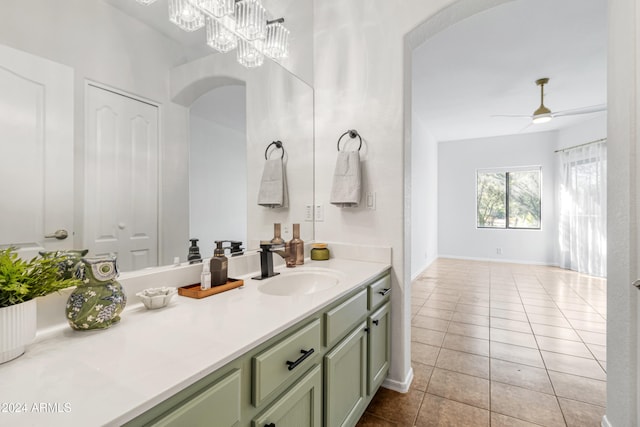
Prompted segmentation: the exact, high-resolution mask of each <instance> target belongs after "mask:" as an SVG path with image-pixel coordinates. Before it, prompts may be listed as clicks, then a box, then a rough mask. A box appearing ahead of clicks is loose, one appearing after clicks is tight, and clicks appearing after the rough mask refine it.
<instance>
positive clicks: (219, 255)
mask: <svg viewBox="0 0 640 427" xmlns="http://www.w3.org/2000/svg"><path fill="white" fill-rule="evenodd" d="M224 242H225V241H224V240H216V248H215V250H214V251H213V257H211V261H209V265H210V268H209V270H210V271H211V286H220V285H224V284H226V283H227V270H228V266H229V262H228V260H227V257H226V256H224V248H223V247H222V244H223V243H224Z"/></svg>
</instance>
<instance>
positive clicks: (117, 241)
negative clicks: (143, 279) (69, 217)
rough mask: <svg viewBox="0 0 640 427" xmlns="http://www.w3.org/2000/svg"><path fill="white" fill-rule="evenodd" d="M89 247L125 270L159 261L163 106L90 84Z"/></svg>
mask: <svg viewBox="0 0 640 427" xmlns="http://www.w3.org/2000/svg"><path fill="white" fill-rule="evenodd" d="M86 99H87V136H86V148H85V217H84V218H85V219H84V233H85V246H86V248H87V249H89V251H90V252H89V253H90V254H92V255H93V256H100V255H108V254H111V253H113V254H116V255H117V256H118V266H119V268H120V270H121V271H130V270H137V269H140V268H145V267H151V266H156V265H158V107H157V106H155V105H151V104H148V103H146V102H143V101H140V100H137V99H133V98H130V97H128V96H124V95H121V94H118V93H115V92H111V91H109V90H106V89H103V88H99V87H96V86H93V85H88V86H87V98H86Z"/></svg>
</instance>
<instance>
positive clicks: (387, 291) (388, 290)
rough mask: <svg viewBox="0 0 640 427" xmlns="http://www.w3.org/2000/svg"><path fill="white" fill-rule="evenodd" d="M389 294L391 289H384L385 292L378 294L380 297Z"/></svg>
mask: <svg viewBox="0 0 640 427" xmlns="http://www.w3.org/2000/svg"><path fill="white" fill-rule="evenodd" d="M389 292H391V288H384V289H383V290H381V291H380V292H378V293H379V294H380V295H382V296H385V295H386V294H388V293H389Z"/></svg>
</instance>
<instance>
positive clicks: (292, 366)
mask: <svg viewBox="0 0 640 427" xmlns="http://www.w3.org/2000/svg"><path fill="white" fill-rule="evenodd" d="M314 351H315V350H314V349H310V350H300V353H302V356H300V357H299V358H298V360H296V361H295V362H291V361H289V360H287V366H288V367H289V368H288V369H289V370H290V371H293V370H294V369H295V367H296V366H298V365H299V364H301V363H302V362H304V359H306V358H307V357H309V356H311V355H312V354H313V352H314Z"/></svg>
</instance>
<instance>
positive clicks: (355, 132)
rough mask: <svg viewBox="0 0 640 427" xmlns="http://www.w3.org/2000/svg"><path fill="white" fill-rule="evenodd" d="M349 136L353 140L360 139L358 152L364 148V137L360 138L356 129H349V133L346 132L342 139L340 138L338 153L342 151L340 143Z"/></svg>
mask: <svg viewBox="0 0 640 427" xmlns="http://www.w3.org/2000/svg"><path fill="white" fill-rule="evenodd" d="M347 135H349V137H350V138H351V139H355V137H356V136H357V137H358V139H359V140H360V145H359V146H358V151H360V149H361V148H362V137H361V136H360V134H359V133H358V131H357V130H355V129H349V130H348V131H346V132H345V133H343V134H342V135H340V138H338V151H340V141H342V138H344V137H345V136H347Z"/></svg>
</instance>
